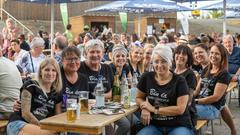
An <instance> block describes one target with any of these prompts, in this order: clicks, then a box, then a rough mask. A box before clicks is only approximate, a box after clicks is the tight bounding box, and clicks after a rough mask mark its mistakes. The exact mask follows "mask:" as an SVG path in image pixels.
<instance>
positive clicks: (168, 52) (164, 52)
mask: <svg viewBox="0 0 240 135" xmlns="http://www.w3.org/2000/svg"><path fill="white" fill-rule="evenodd" d="M154 55H159V56H160V57H161V58H163V59H164V60H166V61H167V63H168V65H169V66H170V67H171V66H172V61H173V52H172V49H171V48H170V47H169V46H166V45H157V46H156V47H155V48H154V49H153V53H152V56H154Z"/></svg>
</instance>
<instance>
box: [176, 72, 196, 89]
mask: <svg viewBox="0 0 240 135" xmlns="http://www.w3.org/2000/svg"><path fill="white" fill-rule="evenodd" d="M179 75H182V76H183V77H184V78H185V80H186V81H187V85H188V87H189V88H191V89H192V90H195V89H196V86H197V78H196V76H195V74H194V72H193V71H192V70H191V69H187V70H186V71H184V72H183V73H181V74H179Z"/></svg>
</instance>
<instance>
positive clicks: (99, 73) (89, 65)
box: [79, 39, 113, 99]
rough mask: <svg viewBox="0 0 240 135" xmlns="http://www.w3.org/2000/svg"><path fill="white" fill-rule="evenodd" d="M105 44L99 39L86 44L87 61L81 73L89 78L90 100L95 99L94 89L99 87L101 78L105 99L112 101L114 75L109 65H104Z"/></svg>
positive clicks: (80, 70) (82, 64)
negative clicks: (98, 83)
mask: <svg viewBox="0 0 240 135" xmlns="http://www.w3.org/2000/svg"><path fill="white" fill-rule="evenodd" d="M103 49H104V46H103V43H102V41H100V40H98V39H92V40H90V41H88V42H87V43H86V46H85V52H86V60H85V61H83V62H81V66H80V68H79V72H80V73H83V74H84V75H86V76H87V78H88V85H89V91H90V93H89V98H90V99H94V98H95V96H94V95H95V94H94V88H95V87H96V85H97V81H98V79H99V78H102V79H103V80H102V81H103V86H104V88H105V90H106V91H105V98H106V99H111V97H112V91H111V88H112V85H113V73H112V70H111V68H110V66H109V65H107V64H102V63H101V61H102V58H103Z"/></svg>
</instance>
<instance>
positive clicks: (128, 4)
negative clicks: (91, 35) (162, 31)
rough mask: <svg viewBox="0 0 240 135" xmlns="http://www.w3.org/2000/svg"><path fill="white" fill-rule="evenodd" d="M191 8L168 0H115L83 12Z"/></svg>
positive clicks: (154, 10)
mask: <svg viewBox="0 0 240 135" xmlns="http://www.w3.org/2000/svg"><path fill="white" fill-rule="evenodd" d="M187 10H192V9H190V8H187V7H184V6H180V5H177V4H176V2H174V1H170V0H127V1H122V0H121V1H115V2H112V3H108V4H105V5H102V6H99V7H95V8H92V9H88V10H86V11H85V12H128V13H152V12H176V11H187Z"/></svg>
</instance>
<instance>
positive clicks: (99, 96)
mask: <svg viewBox="0 0 240 135" xmlns="http://www.w3.org/2000/svg"><path fill="white" fill-rule="evenodd" d="M94 91H95V96H96V97H95V98H96V107H104V105H105V102H104V88H103V83H102V79H101V78H99V79H98V83H97V85H96V87H95V89H94Z"/></svg>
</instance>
